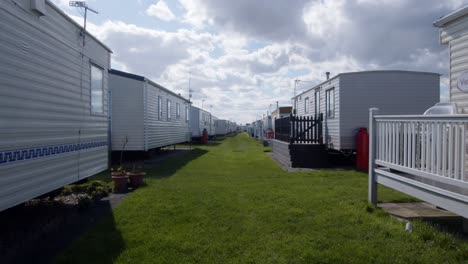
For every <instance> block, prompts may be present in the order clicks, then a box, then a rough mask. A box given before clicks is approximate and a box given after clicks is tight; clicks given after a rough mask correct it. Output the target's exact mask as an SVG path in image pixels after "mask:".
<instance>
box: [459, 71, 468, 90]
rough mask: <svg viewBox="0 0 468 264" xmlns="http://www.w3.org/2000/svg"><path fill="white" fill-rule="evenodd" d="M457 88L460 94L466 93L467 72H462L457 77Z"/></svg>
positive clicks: (467, 84) (467, 87)
mask: <svg viewBox="0 0 468 264" xmlns="http://www.w3.org/2000/svg"><path fill="white" fill-rule="evenodd" d="M457 88H458V90H460V91H461V92H464V93H468V72H464V73H462V74H461V75H460V76H458V79H457Z"/></svg>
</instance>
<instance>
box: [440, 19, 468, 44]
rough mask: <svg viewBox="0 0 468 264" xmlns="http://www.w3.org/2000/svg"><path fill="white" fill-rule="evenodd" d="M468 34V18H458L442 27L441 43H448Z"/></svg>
mask: <svg viewBox="0 0 468 264" xmlns="http://www.w3.org/2000/svg"><path fill="white" fill-rule="evenodd" d="M467 34H468V18H467V17H463V18H460V19H457V20H455V21H453V22H451V23H449V24H448V25H446V26H445V27H443V28H441V29H440V43H441V44H448V43H449V42H450V41H452V40H454V39H457V38H459V37H462V36H465V35H467Z"/></svg>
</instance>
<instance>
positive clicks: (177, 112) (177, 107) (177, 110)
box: [175, 103, 180, 118]
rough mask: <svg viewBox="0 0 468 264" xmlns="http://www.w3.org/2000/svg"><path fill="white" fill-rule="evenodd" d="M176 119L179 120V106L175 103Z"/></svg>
mask: <svg viewBox="0 0 468 264" xmlns="http://www.w3.org/2000/svg"><path fill="white" fill-rule="evenodd" d="M175 111H176V117H177V118H180V104H179V103H176V109H175Z"/></svg>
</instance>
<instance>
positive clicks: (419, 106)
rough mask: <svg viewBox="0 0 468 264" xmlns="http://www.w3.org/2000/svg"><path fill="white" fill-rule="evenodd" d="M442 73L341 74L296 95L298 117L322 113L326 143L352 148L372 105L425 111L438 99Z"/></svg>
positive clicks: (399, 111) (389, 111) (386, 109)
mask: <svg viewBox="0 0 468 264" xmlns="http://www.w3.org/2000/svg"><path fill="white" fill-rule="evenodd" d="M439 97H440V75H439V74H437V73H428V72H413V71H363V72H349V73H341V74H338V75H336V76H335V77H333V78H330V79H328V80H326V81H324V82H323V83H320V84H319V85H316V86H315V87H313V88H311V89H309V90H307V91H305V92H303V93H301V94H299V95H297V96H296V97H293V103H294V112H295V113H296V115H297V116H318V115H319V114H323V119H324V121H323V126H322V128H323V133H322V134H323V137H324V138H323V143H324V144H326V146H327V147H328V148H329V149H333V150H340V151H353V150H354V149H355V141H356V133H357V132H358V130H359V128H361V127H367V126H368V124H369V108H371V107H377V108H379V109H380V111H381V113H385V114H395V115H398V114H404V113H406V114H422V113H423V112H424V111H425V110H426V109H428V108H429V107H431V106H433V105H434V104H435V103H437V102H439Z"/></svg>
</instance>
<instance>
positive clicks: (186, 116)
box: [185, 105, 190, 122]
mask: <svg viewBox="0 0 468 264" xmlns="http://www.w3.org/2000/svg"><path fill="white" fill-rule="evenodd" d="M189 109H190V108H189V106H188V105H186V106H185V122H188V121H190V110H189Z"/></svg>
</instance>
